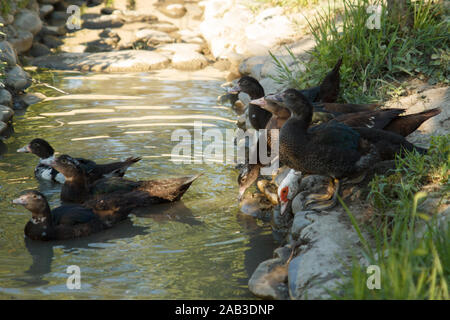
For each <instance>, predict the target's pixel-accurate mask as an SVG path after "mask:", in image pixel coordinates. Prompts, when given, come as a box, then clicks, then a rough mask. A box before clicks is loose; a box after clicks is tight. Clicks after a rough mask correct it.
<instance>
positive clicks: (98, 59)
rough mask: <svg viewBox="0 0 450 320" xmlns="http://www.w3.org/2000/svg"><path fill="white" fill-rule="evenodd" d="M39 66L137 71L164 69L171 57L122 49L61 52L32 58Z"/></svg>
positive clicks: (106, 70)
mask: <svg viewBox="0 0 450 320" xmlns="http://www.w3.org/2000/svg"><path fill="white" fill-rule="evenodd" d="M32 64H33V65H35V66H38V67H44V68H50V69H58V70H83V71H96V72H137V71H150V70H156V69H163V68H165V67H167V66H168V65H169V59H168V58H167V57H165V56H163V55H161V54H159V53H157V52H153V51H146V50H122V51H114V52H97V53H60V54H56V55H52V56H45V57H38V58H35V59H33V60H32Z"/></svg>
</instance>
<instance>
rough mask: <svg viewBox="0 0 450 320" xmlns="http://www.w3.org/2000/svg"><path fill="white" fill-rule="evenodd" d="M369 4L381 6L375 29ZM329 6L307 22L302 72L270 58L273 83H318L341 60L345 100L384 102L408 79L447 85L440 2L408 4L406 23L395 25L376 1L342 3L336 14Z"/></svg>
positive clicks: (445, 27) (449, 69) (445, 28)
mask: <svg viewBox="0 0 450 320" xmlns="http://www.w3.org/2000/svg"><path fill="white" fill-rule="evenodd" d="M401 1H404V0H401ZM370 5H375V6H379V7H380V8H381V15H380V25H379V29H377V28H374V29H369V28H368V27H367V25H366V23H367V21H368V19H369V17H370V16H371V14H373V13H368V12H367V8H368V7H369V6H370ZM334 7H336V6H334ZM334 7H333V6H332V5H331V4H329V6H328V10H327V11H324V12H322V13H321V14H318V15H317V16H315V17H314V18H313V19H311V20H308V23H309V27H310V30H311V33H312V35H313V37H314V40H315V44H316V46H315V48H314V49H313V50H312V52H311V53H312V57H311V59H310V61H308V62H307V63H305V67H306V71H300V70H296V69H295V67H294V69H291V68H286V66H285V65H283V63H281V62H280V61H279V60H275V64H276V65H277V67H278V71H279V72H278V76H276V77H275V80H277V81H279V82H282V83H283V84H289V85H291V86H293V87H297V88H299V89H303V88H305V87H308V86H314V85H317V83H318V82H319V81H320V80H321V79H322V78H323V77H324V75H325V74H326V73H327V72H328V71H329V70H330V69H331V68H332V67H333V65H334V64H335V63H336V61H337V60H338V59H339V57H343V66H342V68H341V79H342V81H341V87H342V90H341V92H342V93H341V98H342V100H343V101H346V102H372V101H376V100H378V99H379V98H384V97H385V96H386V95H388V94H389V92H390V90H393V89H394V88H395V87H396V86H398V84H399V82H400V81H401V80H402V79H404V78H405V77H407V76H417V77H420V78H422V79H424V80H428V81H429V82H431V83H437V82H440V83H449V82H450V80H449V75H450V63H449V62H450V53H449V43H450V37H448V34H449V32H450V28H449V20H448V18H447V19H446V12H445V10H444V9H445V7H444V3H443V1H433V0H424V1H412V2H410V1H407V2H406V13H405V14H406V15H408V16H409V17H410V18H411V19H410V20H411V25H408V24H407V23H406V22H405V23H398V22H397V20H396V19H394V16H393V15H391V14H390V13H389V12H388V10H387V6H386V4H385V2H384V1H381V0H375V1H374V0H371V1H369V0H343V8H342V9H341V10H337V9H333V8H334ZM390 11H392V10H390ZM405 20H406V18H405ZM290 54H292V53H290ZM294 58H295V57H294ZM297 60H298V59H297ZM298 62H299V61H298ZM286 81H287V83H286Z"/></svg>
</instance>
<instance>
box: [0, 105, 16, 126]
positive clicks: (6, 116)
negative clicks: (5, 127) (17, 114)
mask: <svg viewBox="0 0 450 320" xmlns="http://www.w3.org/2000/svg"><path fill="white" fill-rule="evenodd" d="M13 115H14V111H13V109H11V108H10V107H7V106H3V105H0V121H2V122H5V123H7V122H8V121H9V120H10V119H11V118H12V116H13Z"/></svg>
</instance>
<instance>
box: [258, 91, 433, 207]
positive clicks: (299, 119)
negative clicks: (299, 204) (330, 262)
mask: <svg viewBox="0 0 450 320" xmlns="http://www.w3.org/2000/svg"><path fill="white" fill-rule="evenodd" d="M266 100H268V101H273V102H275V103H279V104H281V105H282V106H283V107H285V108H288V109H289V110H290V111H291V117H290V118H289V120H288V121H286V123H285V124H284V125H283V127H282V128H281V130H280V137H279V139H280V150H279V151H280V152H279V155H280V161H281V162H282V163H284V164H285V165H287V166H288V167H290V168H292V169H294V170H296V171H301V172H302V173H303V174H319V175H324V176H329V177H331V178H332V183H333V184H334V186H335V188H334V190H335V191H334V193H333V194H332V195H330V194H326V195H317V194H313V195H310V196H308V199H309V200H310V201H308V204H311V203H312V202H313V201H314V200H324V202H323V203H321V204H319V205H316V206H315V207H313V209H319V210H324V209H328V208H331V207H333V206H334V205H335V204H336V201H337V195H338V192H339V180H340V179H343V178H356V177H360V176H361V175H364V171H365V170H367V169H368V168H370V166H372V165H373V164H375V163H377V162H379V161H382V160H390V159H394V158H395V155H396V154H398V153H401V152H402V151H403V149H404V150H407V151H412V150H416V151H418V152H420V153H425V152H426V150H425V149H422V148H419V147H415V146H414V145H413V144H411V143H409V142H408V141H406V139H405V138H404V137H402V136H400V135H398V134H395V133H392V132H387V131H383V130H379V129H373V128H362V127H356V128H351V127H349V126H347V125H345V124H342V123H338V122H332V123H326V124H324V125H321V126H316V127H312V128H310V125H311V121H312V114H313V106H312V104H311V103H310V102H309V101H308V99H306V98H305V96H304V95H303V94H302V93H301V92H299V91H298V90H295V89H287V90H285V91H284V92H283V93H281V94H279V95H276V96H267V97H266Z"/></svg>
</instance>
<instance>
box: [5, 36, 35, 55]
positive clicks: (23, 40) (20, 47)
mask: <svg viewBox="0 0 450 320" xmlns="http://www.w3.org/2000/svg"><path fill="white" fill-rule="evenodd" d="M8 41H9V43H11V45H12V46H13V47H14V49H15V50H16V52H17V53H18V54H21V53H24V52H26V51H28V50H30V48H31V46H32V45H33V34H32V33H31V32H29V31H25V30H19V31H17V34H16V36H15V37H12V38H8Z"/></svg>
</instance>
